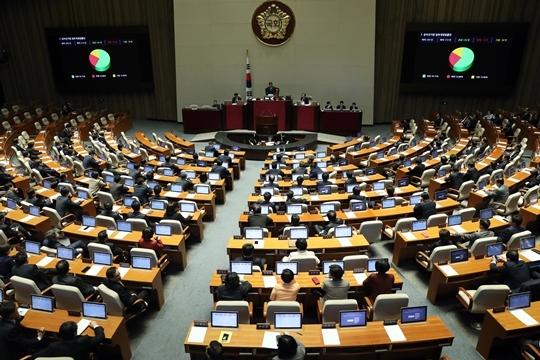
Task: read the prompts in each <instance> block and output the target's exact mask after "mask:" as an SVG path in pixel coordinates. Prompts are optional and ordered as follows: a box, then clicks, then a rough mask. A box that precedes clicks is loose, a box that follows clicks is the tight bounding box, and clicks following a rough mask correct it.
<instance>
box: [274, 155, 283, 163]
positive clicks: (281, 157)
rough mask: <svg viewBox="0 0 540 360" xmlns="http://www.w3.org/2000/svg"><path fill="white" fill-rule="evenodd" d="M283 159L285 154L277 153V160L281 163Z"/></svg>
mask: <svg viewBox="0 0 540 360" xmlns="http://www.w3.org/2000/svg"><path fill="white" fill-rule="evenodd" d="M281 159H283V155H281V154H276V162H278V163H281Z"/></svg>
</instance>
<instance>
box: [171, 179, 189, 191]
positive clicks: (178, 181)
mask: <svg viewBox="0 0 540 360" xmlns="http://www.w3.org/2000/svg"><path fill="white" fill-rule="evenodd" d="M175 183H176V184H182V189H183V190H184V191H188V190H191V189H193V183H192V182H191V181H190V180H188V179H182V178H178V179H176V181H175Z"/></svg>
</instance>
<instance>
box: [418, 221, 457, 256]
mask: <svg viewBox="0 0 540 360" xmlns="http://www.w3.org/2000/svg"><path fill="white" fill-rule="evenodd" d="M447 245H454V243H453V242H452V237H451V235H450V231H448V230H447V229H441V230H439V240H438V241H435V242H434V243H433V244H431V246H430V247H429V248H428V249H427V250H425V251H424V253H425V254H426V255H428V256H431V254H432V253H433V250H435V249H436V248H438V247H439V246H447ZM418 257H419V258H420V259H423V260H427V259H425V258H424V256H423V255H418Z"/></svg>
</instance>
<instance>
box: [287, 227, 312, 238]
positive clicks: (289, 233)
mask: <svg viewBox="0 0 540 360" xmlns="http://www.w3.org/2000/svg"><path fill="white" fill-rule="evenodd" d="M305 228H306V227H305V226H287V227H285V228H284V229H283V236H287V237H289V236H291V230H293V229H305Z"/></svg>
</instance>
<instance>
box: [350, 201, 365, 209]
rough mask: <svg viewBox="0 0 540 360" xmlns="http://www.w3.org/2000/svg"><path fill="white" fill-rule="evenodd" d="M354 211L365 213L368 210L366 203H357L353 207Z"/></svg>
mask: <svg viewBox="0 0 540 360" xmlns="http://www.w3.org/2000/svg"><path fill="white" fill-rule="evenodd" d="M351 210H352V211H364V210H367V203H366V202H365V201H355V202H353V203H352V205H351Z"/></svg>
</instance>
